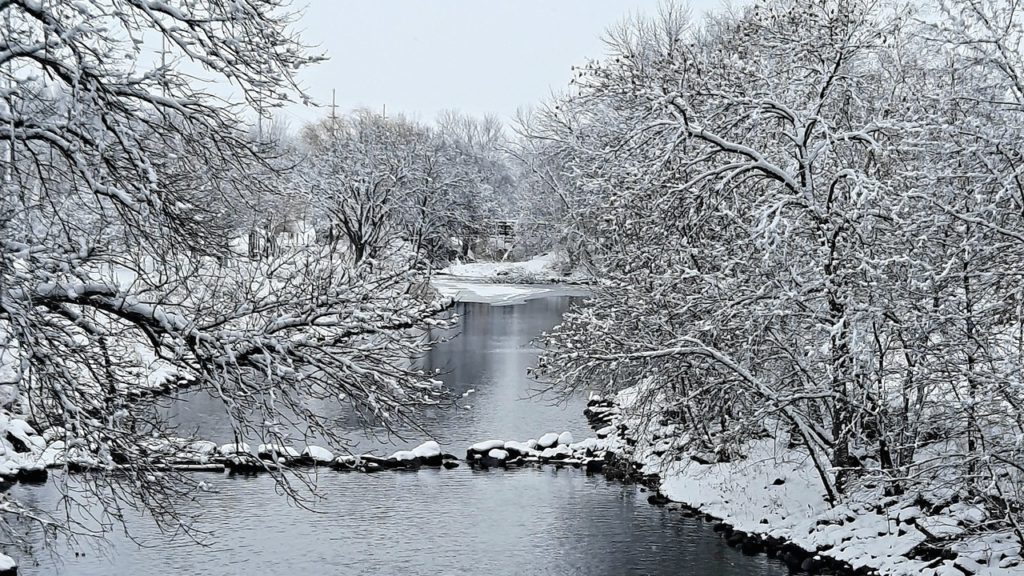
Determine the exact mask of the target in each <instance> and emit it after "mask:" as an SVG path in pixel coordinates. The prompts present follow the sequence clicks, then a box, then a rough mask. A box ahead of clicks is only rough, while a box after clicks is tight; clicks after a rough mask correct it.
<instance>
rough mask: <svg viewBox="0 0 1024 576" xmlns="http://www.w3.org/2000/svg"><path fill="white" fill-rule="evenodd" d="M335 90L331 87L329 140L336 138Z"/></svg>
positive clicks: (336, 108)
mask: <svg viewBox="0 0 1024 576" xmlns="http://www.w3.org/2000/svg"><path fill="white" fill-rule="evenodd" d="M335 92H336V90H335V89H334V88H331V140H337V139H338V137H337V134H336V132H337V129H338V115H337V110H338V103H337V102H336V101H335Z"/></svg>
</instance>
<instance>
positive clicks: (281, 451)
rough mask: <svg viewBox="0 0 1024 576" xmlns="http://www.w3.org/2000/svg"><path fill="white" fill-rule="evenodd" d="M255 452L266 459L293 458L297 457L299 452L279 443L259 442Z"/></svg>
mask: <svg viewBox="0 0 1024 576" xmlns="http://www.w3.org/2000/svg"><path fill="white" fill-rule="evenodd" d="M256 454H257V455H258V456H259V457H260V458H263V459H266V460H275V461H276V460H278V459H282V460H286V461H287V460H295V459H296V458H299V456H300V454H299V452H298V451H297V450H296V449H295V448H292V447H291V446H284V445H281V444H260V446H259V448H257V449H256Z"/></svg>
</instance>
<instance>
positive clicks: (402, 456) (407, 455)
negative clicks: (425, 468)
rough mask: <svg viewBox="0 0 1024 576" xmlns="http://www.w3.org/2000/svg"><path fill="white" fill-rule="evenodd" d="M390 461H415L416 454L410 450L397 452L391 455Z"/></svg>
mask: <svg viewBox="0 0 1024 576" xmlns="http://www.w3.org/2000/svg"><path fill="white" fill-rule="evenodd" d="M390 459H391V460H397V461H399V462H408V461H411V460H415V459H416V454H415V453H414V452H413V451H412V450H399V451H398V452H395V453H394V454H392V455H391V458H390Z"/></svg>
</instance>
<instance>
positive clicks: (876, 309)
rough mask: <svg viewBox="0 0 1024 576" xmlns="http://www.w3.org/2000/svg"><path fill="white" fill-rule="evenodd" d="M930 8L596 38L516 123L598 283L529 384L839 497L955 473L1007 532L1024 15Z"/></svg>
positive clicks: (1016, 486) (642, 28)
mask: <svg viewBox="0 0 1024 576" xmlns="http://www.w3.org/2000/svg"><path fill="white" fill-rule="evenodd" d="M939 4H940V8H941V9H939V10H933V11H926V12H922V11H919V9H918V8H917V7H915V6H913V5H900V4H896V3H879V2H871V1H860V0H830V1H827V2H817V1H814V2H812V1H810V0H764V1H760V2H755V3H753V5H751V6H747V7H744V8H740V9H737V10H735V11H733V12H727V13H724V14H720V15H716V16H712V17H709V18H707V19H705V20H704V21H703V22H702V23H700V24H695V23H693V22H691V21H690V20H689V18H688V17H687V16H686V14H685V12H684V11H682V10H681V9H679V8H678V7H675V6H673V5H666V6H665V8H664V9H663V11H662V13H661V14H660V15H659V16H658V17H657V18H637V19H634V20H631V21H628V22H626V23H625V24H623V25H622V26H621V27H619V28H617V29H614V30H613V31H612V32H611V33H610V36H609V38H608V44H609V47H610V53H609V54H608V56H607V57H606V58H605V59H603V60H601V61H596V62H593V63H591V64H589V65H587V66H586V67H584V68H583V69H581V70H579V71H578V74H577V76H576V78H574V87H573V89H572V90H571V91H570V92H569V93H568V94H566V95H565V96H563V97H562V98H560V99H559V100H557V101H556V102H554V103H553V104H551V105H550V106H549V107H548V108H547V110H546V111H544V112H542V114H543V117H542V119H541V121H540V122H539V123H538V125H539V126H541V127H543V130H542V131H539V132H535V138H537V139H539V145H541V144H542V145H545V146H552V144H551V143H554V146H556V147H557V150H558V158H559V164H558V168H557V169H558V171H559V172H558V176H559V177H561V178H563V179H565V180H570V181H572V183H573V186H574V188H575V190H576V191H577V192H576V194H577V195H576V196H575V197H574V198H575V200H574V201H572V202H571V203H570V204H571V205H570V206H569V210H570V211H571V212H572V213H575V214H578V215H580V216H579V217H581V218H582V219H583V221H584V222H587V223H591V224H592V226H593V227H592V228H590V230H589V231H588V232H587V235H588V236H589V238H588V239H587V245H588V247H589V250H590V252H591V254H592V256H593V259H594V263H595V265H596V267H597V268H598V269H599V271H600V275H601V276H602V277H603V278H604V279H605V280H604V281H603V282H602V284H601V286H600V287H599V288H598V289H596V293H595V295H594V297H593V298H591V299H588V300H587V301H586V302H584V303H582V304H580V305H579V306H578V307H577V308H576V309H575V310H574V311H572V312H570V314H568V315H567V317H566V321H565V322H564V323H563V324H562V325H561V326H559V327H557V328H556V329H555V330H553V331H552V333H551V334H549V335H548V336H547V337H546V351H545V353H544V354H543V355H542V357H541V360H540V365H539V373H540V374H541V375H542V376H545V377H547V378H548V379H549V380H550V381H551V382H552V384H553V385H554V386H568V387H594V386H596V387H603V388H605V389H607V390H609V391H616V390H619V389H621V388H624V387H626V386H634V385H636V386H638V387H639V389H640V390H641V391H642V392H644V393H646V395H647V397H648V399H649V400H650V401H649V402H648V403H642V404H641V405H642V406H645V407H647V408H648V409H649V410H650V415H651V416H652V417H655V416H656V417H658V418H662V417H666V415H670V417H671V418H672V419H673V421H674V422H675V423H676V424H678V425H680V428H681V429H682V430H684V431H685V433H683V434H681V437H680V438H678V439H677V440H678V443H677V445H676V446H677V448H678V449H679V450H682V451H686V452H688V453H691V454H697V455H699V458H700V459H702V460H705V459H711V460H714V459H719V460H723V459H734V458H742V457H744V447H745V446H746V445H747V443H748V442H750V441H751V440H753V439H756V438H762V437H765V436H771V437H774V438H776V440H777V441H778V442H779V443H780V446H781V448H782V449H790V450H798V451H802V453H803V454H805V456H806V457H807V458H808V459H809V461H811V462H813V465H814V466H815V467H816V468H817V470H818V473H819V476H820V478H821V483H822V488H823V490H824V491H825V492H826V493H827V495H828V497H829V499H830V500H832V501H833V502H838V501H840V500H841V499H842V498H843V497H844V494H846V493H848V492H849V491H850V490H851V489H852V488H856V487H859V486H862V485H865V484H871V485H875V484H876V483H877V481H878V480H879V479H881V480H883V482H882V485H883V486H884V487H885V490H887V491H889V492H890V493H899V492H903V491H906V490H911V489H913V490H926V489H932V488H934V487H935V486H936V485H938V484H939V483H946V482H955V483H956V484H957V486H958V488H957V489H958V490H960V495H959V496H958V497H961V498H969V499H972V500H984V501H986V502H988V505H989V510H990V512H991V513H992V514H993V516H995V517H996V518H998V520H997V522H1007V523H1010V524H1011V525H1014V526H1018V527H1019V526H1020V522H1021V514H1020V510H1021V506H1020V502H1021V500H1020V495H1021V490H1020V486H1021V480H1022V478H1024V477H1022V476H1021V470H1022V460H1021V449H1020V446H1019V438H1021V437H1024V436H1022V435H1021V430H1022V428H1021V417H1022V413H1021V406H1022V405H1024V404H1022V402H1024V394H1022V392H1024V391H1022V389H1021V386H1020V379H1019V374H1020V370H1021V366H1022V364H1021V353H1020V347H1019V342H1020V334H1021V332H1020V326H1021V320H1020V302H1021V299H1020V294H1019V282H1018V281H1017V279H1018V272H1017V270H1016V268H1017V267H1018V266H1017V263H1018V262H1019V261H1020V257H1021V254H1020V246H1019V240H1020V238H1021V231H1022V228H1021V221H1020V216H1021V214H1022V212H1021V209H1020V206H1021V203H1020V202H1021V194H1020V189H1021V188H1020V184H1019V182H1020V180H1019V159H1020V157H1021V155H1020V152H1019V150H1018V149H1019V142H1020V141H1021V139H1020V133H1019V130H1020V129H1021V127H1022V126H1024V123H1022V120H1024V118H1022V117H1021V116H1020V105H1019V97H1018V96H1019V91H1017V88H1016V87H1015V86H1016V78H1017V72H1016V71H1017V70H1019V69H1020V66H1019V65H1018V62H1017V58H1018V57H1019V55H1018V54H1017V51H1016V49H1015V48H1014V47H1016V46H1018V45H1019V34H1020V30H1021V28H1020V26H1021V18H1022V15H1021V14H1019V13H1018V12H1017V11H1014V10H1012V9H1009V8H1007V7H1005V6H1003V7H996V6H995V5H994V4H993V3H987V2H980V1H970V0H964V1H956V2H953V1H950V2H941V3H939ZM953 478H955V479H956V480H955V481H953V480H951V479H953ZM1017 530H1018V534H1020V530H1019V528H1018V529H1017ZM1021 541H1022V543H1024V536H1022V537H1021Z"/></svg>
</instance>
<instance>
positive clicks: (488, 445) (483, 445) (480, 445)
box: [469, 440, 505, 454]
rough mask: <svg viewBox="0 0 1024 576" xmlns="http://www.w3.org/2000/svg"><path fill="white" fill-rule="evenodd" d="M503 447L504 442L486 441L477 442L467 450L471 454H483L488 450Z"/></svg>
mask: <svg viewBox="0 0 1024 576" xmlns="http://www.w3.org/2000/svg"><path fill="white" fill-rule="evenodd" d="M504 447H505V441H504V440H486V441H484V442H477V443H476V444H473V445H472V446H470V447H469V449H470V450H472V451H473V452H479V453H481V454H483V453H486V452H487V451H488V450H493V449H495V448H504Z"/></svg>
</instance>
